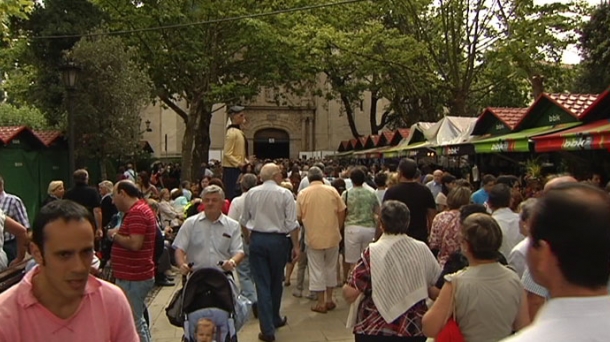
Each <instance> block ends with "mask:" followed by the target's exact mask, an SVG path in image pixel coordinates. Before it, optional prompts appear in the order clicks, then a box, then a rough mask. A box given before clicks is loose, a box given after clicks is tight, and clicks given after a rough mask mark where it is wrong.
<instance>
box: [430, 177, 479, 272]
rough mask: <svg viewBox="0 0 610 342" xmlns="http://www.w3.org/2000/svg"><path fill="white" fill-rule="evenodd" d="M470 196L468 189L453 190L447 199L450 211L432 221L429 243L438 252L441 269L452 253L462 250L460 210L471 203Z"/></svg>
mask: <svg viewBox="0 0 610 342" xmlns="http://www.w3.org/2000/svg"><path fill="white" fill-rule="evenodd" d="M443 180H444V177H443ZM444 187H445V184H443V188H444ZM440 194H442V192H441V193H439V195H440ZM470 195H471V193H470V190H469V189H467V188H463V187H457V188H455V189H453V190H451V191H450V192H449V196H448V197H447V208H448V210H447V211H443V212H442V213H440V214H438V215H436V216H435V217H434V220H433V221H432V229H431V230H430V237H429V238H428V241H429V243H430V249H431V250H433V251H434V250H438V262H439V264H440V265H441V268H442V267H444V266H445V262H446V261H447V259H449V256H450V255H451V254H452V253H455V252H458V251H459V250H460V208H461V207H463V206H465V205H466V204H468V203H470Z"/></svg>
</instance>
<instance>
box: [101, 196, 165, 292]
mask: <svg viewBox="0 0 610 342" xmlns="http://www.w3.org/2000/svg"><path fill="white" fill-rule="evenodd" d="M156 229H157V219H156V218H155V214H154V213H153V211H152V210H151V209H150V207H149V206H148V204H147V203H146V201H144V200H140V201H138V202H136V204H134V205H133V206H132V207H131V209H129V211H128V212H127V213H126V214H125V216H124V218H123V222H122V224H121V228H120V229H119V232H118V234H120V235H144V243H143V244H142V248H141V249H140V250H139V251H130V250H128V249H127V248H125V247H123V246H121V245H119V244H118V243H113V244H112V252H111V253H110V255H111V261H112V270H113V271H114V276H115V277H116V278H117V279H121V280H127V281H143V280H149V279H152V278H153V277H154V276H155V264H154V262H153V254H154V247H155V237H156V234H157V230H156Z"/></svg>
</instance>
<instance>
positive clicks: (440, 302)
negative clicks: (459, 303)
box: [422, 282, 453, 338]
mask: <svg viewBox="0 0 610 342" xmlns="http://www.w3.org/2000/svg"><path fill="white" fill-rule="evenodd" d="M452 305H453V285H452V284H451V283H450V282H445V285H444V286H443V288H442V289H441V292H440V294H439V295H438V298H437V299H436V301H435V302H434V304H433V305H432V307H431V308H430V309H429V310H428V312H426V314H425V315H424V317H423V318H422V331H423V333H424V335H426V336H428V337H432V338H434V337H436V335H438V333H439V332H440V331H441V330H442V329H443V327H444V326H445V324H446V323H447V320H448V319H449V317H451V306H452Z"/></svg>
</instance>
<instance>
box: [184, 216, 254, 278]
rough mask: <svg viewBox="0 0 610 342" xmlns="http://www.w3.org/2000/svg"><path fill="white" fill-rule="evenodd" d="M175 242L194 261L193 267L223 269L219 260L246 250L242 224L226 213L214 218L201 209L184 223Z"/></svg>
mask: <svg viewBox="0 0 610 342" xmlns="http://www.w3.org/2000/svg"><path fill="white" fill-rule="evenodd" d="M173 246H174V248H179V249H181V250H183V251H184V252H185V253H186V256H187V259H188V262H192V263H193V264H194V265H193V269H200V268H209V267H215V268H218V269H220V267H219V266H218V262H219V261H225V260H229V259H231V257H233V256H234V255H235V254H237V253H238V252H243V244H242V239H241V227H240V225H239V223H238V222H237V221H235V220H233V219H231V218H229V217H227V216H225V215H224V214H221V215H220V218H219V219H218V220H216V221H214V222H212V221H210V220H209V219H208V218H206V217H205V212H201V213H199V214H197V215H195V216H192V217H189V218H188V219H187V220H186V221H185V222H184V223H183V224H182V227H181V228H180V230H179V231H178V235H177V236H176V239H175V240H174V243H173Z"/></svg>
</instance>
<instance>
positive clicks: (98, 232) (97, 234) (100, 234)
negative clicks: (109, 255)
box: [95, 228, 104, 240]
mask: <svg viewBox="0 0 610 342" xmlns="http://www.w3.org/2000/svg"><path fill="white" fill-rule="evenodd" d="M103 237H104V231H103V230H102V228H98V229H96V230H95V239H96V240H99V239H101V238H103Z"/></svg>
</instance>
